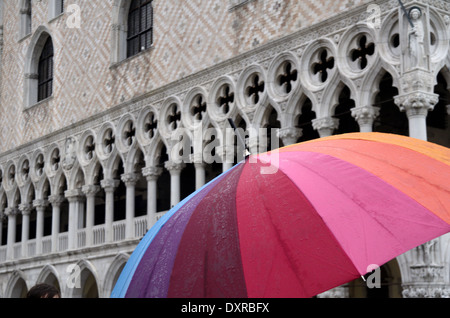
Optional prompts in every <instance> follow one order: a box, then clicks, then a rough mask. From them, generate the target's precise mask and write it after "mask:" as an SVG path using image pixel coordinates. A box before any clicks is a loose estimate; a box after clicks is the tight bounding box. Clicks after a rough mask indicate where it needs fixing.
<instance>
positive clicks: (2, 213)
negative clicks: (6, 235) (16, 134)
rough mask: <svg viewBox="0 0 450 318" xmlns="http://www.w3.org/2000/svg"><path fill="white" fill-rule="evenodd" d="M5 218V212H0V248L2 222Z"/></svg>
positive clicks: (0, 244)
mask: <svg viewBox="0 0 450 318" xmlns="http://www.w3.org/2000/svg"><path fill="white" fill-rule="evenodd" d="M4 218H5V212H4V211H1V210H0V246H2V237H3V221H4Z"/></svg>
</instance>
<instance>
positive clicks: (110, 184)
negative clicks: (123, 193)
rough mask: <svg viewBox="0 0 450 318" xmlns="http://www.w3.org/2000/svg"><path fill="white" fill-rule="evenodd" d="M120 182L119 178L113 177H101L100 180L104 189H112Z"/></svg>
mask: <svg viewBox="0 0 450 318" xmlns="http://www.w3.org/2000/svg"><path fill="white" fill-rule="evenodd" d="M119 184H120V180H115V179H103V180H102V181H100V185H101V186H102V188H103V189H104V190H105V191H114V189H115V188H117V187H118V186H119Z"/></svg>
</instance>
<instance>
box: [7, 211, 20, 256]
mask: <svg viewBox="0 0 450 318" xmlns="http://www.w3.org/2000/svg"><path fill="white" fill-rule="evenodd" d="M18 213H19V210H18V209H17V208H6V210H5V215H6V216H7V217H8V241H7V250H6V259H8V260H12V259H14V243H16V215H17V214H18Z"/></svg>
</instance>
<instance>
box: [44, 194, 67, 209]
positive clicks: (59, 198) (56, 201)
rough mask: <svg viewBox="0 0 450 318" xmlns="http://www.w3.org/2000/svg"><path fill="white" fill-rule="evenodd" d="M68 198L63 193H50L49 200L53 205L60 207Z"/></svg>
mask: <svg viewBox="0 0 450 318" xmlns="http://www.w3.org/2000/svg"><path fill="white" fill-rule="evenodd" d="M65 200H66V198H65V197H64V196H63V195H57V194H55V195H50V196H49V197H48V202H50V203H51V205H52V206H53V207H59V206H61V204H62V203H63V202H64V201H65Z"/></svg>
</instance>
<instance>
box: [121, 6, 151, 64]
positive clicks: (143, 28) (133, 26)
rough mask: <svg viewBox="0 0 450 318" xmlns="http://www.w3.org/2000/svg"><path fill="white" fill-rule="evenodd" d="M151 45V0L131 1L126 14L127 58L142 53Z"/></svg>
mask: <svg viewBox="0 0 450 318" xmlns="http://www.w3.org/2000/svg"><path fill="white" fill-rule="evenodd" d="M152 43H153V7H152V1H151V0H133V1H132V2H131V6H130V11H129V14H128V36H127V57H131V56H133V55H136V54H137V53H139V52H141V51H144V50H146V49H148V48H150V46H151V45H152Z"/></svg>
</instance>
